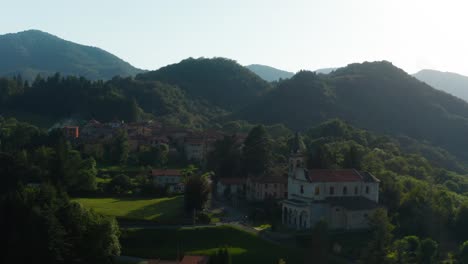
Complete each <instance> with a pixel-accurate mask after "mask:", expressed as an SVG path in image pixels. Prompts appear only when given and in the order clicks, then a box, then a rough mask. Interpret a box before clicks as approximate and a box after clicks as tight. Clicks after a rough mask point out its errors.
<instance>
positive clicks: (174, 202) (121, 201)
mask: <svg viewBox="0 0 468 264" xmlns="http://www.w3.org/2000/svg"><path fill="white" fill-rule="evenodd" d="M74 201H76V202H79V203H80V204H82V205H83V206H85V207H87V208H92V209H94V210H95V211H96V212H98V213H101V214H104V215H109V216H115V217H117V218H121V219H136V220H151V221H154V222H158V223H168V224H175V223H178V221H180V220H181V219H182V218H183V213H184V212H183V210H184V208H183V206H184V197H183V196H175V197H167V198H157V199H141V198H140V199H137V198H78V199H74Z"/></svg>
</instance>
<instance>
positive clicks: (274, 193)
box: [245, 170, 288, 201]
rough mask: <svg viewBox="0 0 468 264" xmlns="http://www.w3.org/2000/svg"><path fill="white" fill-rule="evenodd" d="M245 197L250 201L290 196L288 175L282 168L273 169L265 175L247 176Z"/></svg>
mask: <svg viewBox="0 0 468 264" xmlns="http://www.w3.org/2000/svg"><path fill="white" fill-rule="evenodd" d="M245 197H246V199H247V200H249V201H263V200H265V199H286V198H288V175H287V174H286V173H285V172H283V171H282V170H271V171H269V172H268V173H266V174H265V175H264V176H261V177H249V178H247V181H246V195H245Z"/></svg>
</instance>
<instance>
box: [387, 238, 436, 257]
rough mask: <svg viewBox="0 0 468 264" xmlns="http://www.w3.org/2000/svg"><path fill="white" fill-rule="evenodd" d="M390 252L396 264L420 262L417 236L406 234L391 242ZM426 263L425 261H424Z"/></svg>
mask: <svg viewBox="0 0 468 264" xmlns="http://www.w3.org/2000/svg"><path fill="white" fill-rule="evenodd" d="M391 248H392V254H391V255H394V258H395V262H396V263H398V264H406V263H420V262H419V260H420V250H421V248H420V241H419V238H418V237H417V236H406V237H404V238H402V239H399V240H396V241H394V242H393V245H392V246H391ZM424 263H427V262H424Z"/></svg>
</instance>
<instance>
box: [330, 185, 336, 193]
mask: <svg viewBox="0 0 468 264" xmlns="http://www.w3.org/2000/svg"><path fill="white" fill-rule="evenodd" d="M333 194H335V188H334V187H333V186H331V187H330V195H333Z"/></svg>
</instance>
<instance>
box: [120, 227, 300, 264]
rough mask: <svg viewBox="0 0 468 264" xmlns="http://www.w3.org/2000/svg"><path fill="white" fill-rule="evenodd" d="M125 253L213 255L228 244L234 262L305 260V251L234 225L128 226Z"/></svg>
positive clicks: (124, 239) (154, 256)
mask: <svg viewBox="0 0 468 264" xmlns="http://www.w3.org/2000/svg"><path fill="white" fill-rule="evenodd" d="M120 242H121V244H122V255H125V256H138V257H144V258H161V259H168V260H170V259H175V258H176V257H177V249H178V248H179V250H180V253H181V254H183V253H188V254H202V255H211V254H213V253H215V252H216V250H217V249H218V247H223V246H227V247H228V249H229V252H230V253H231V255H232V260H233V264H243V263H245V264H248V263H255V264H257V263H272V264H276V263H278V260H279V259H280V258H283V259H285V260H286V263H302V262H303V261H302V259H303V256H304V254H303V251H302V250H300V249H293V248H287V247H282V246H278V245H276V244H272V243H270V242H268V241H265V240H263V239H261V238H259V237H258V236H257V235H255V234H252V233H248V232H245V231H242V230H239V229H237V228H235V227H231V226H217V227H203V228H180V229H128V230H123V233H122V237H121V239H120Z"/></svg>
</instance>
